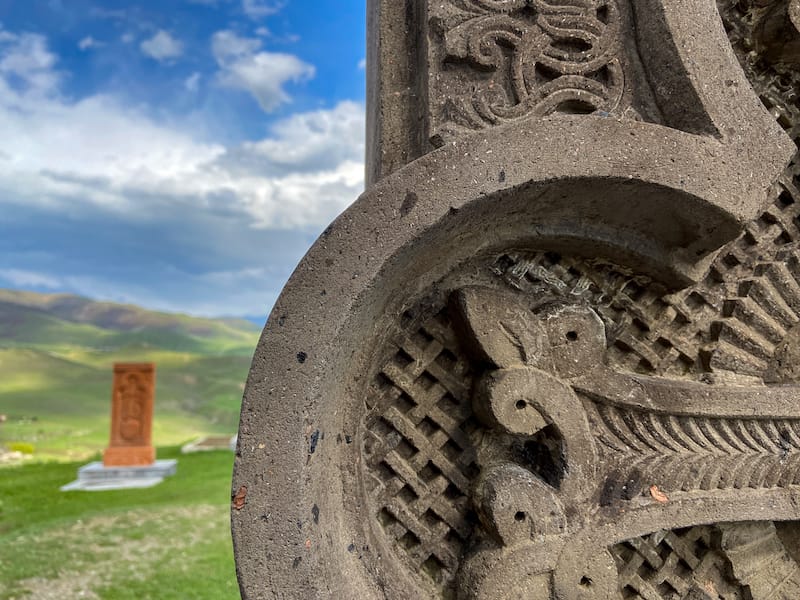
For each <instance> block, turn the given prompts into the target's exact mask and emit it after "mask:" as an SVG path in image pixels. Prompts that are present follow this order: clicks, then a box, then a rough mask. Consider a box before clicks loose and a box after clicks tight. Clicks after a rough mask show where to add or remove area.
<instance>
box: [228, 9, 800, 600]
mask: <svg viewBox="0 0 800 600" xmlns="http://www.w3.org/2000/svg"><path fill="white" fill-rule="evenodd" d="M412 5H413V6H414V7H417V8H419V11H420V14H422V15H423V23H424V27H423V29H424V34H425V37H426V43H427V45H425V46H424V48H423V54H424V55H425V56H424V60H423V62H425V61H427V70H426V73H425V77H424V79H425V81H424V82H422V83H420V85H419V87H416V88H414V89H413V90H412V91H413V92H414V93H418V94H419V97H420V98H421V99H422V100H421V102H422V103H423V104H425V105H426V106H427V110H425V111H423V112H424V113H425V115H424V116H425V119H426V120H427V126H428V129H426V135H428V136H430V137H432V138H433V141H434V142H435V144H437V145H441V146H442V147H441V148H440V149H438V150H435V151H432V152H430V153H429V154H428V155H426V156H423V157H421V158H419V159H418V160H415V161H413V162H412V163H411V164H408V165H407V166H406V167H405V168H404V169H400V170H399V171H397V172H396V173H394V174H392V175H388V176H386V179H384V180H383V181H381V182H379V183H378V184H376V185H375V186H374V187H373V188H372V189H371V190H370V191H368V192H367V194H366V195H365V197H364V198H362V199H361V200H359V202H358V203H356V205H355V206H354V207H353V208H351V209H350V210H349V211H348V212H347V213H345V215H343V217H341V218H340V219H339V220H337V222H336V223H335V224H334V225H332V226H331V227H330V228H329V229H328V230H326V232H325V233H324V234H323V235H322V237H321V238H320V240H319V241H318V243H317V245H315V248H314V249H312V251H311V252H310V253H309V256H308V257H307V258H306V259H305V260H304V262H303V263H302V264H301V266H300V267H299V268H298V271H297V273H296V274H295V276H294V277H293V280H292V281H291V282H290V284H289V285H288V286H287V291H286V292H285V293H284V295H283V296H282V299H281V300H279V302H278V304H277V305H276V307H275V309H274V312H273V314H272V316H271V317H270V320H269V322H268V324H267V329H266V332H265V336H264V341H263V342H262V346H261V348H260V350H259V352H258V353H257V355H256V358H255V360H254V363H253V371H252V372H251V376H250V380H249V383H248V391H247V392H246V397H245V403H244V405H243V411H242V425H241V428H240V437H239V452H238V457H237V466H236V473H235V475H234V485H233V490H234V491H235V492H236V497H235V503H234V505H233V522H234V539H235V543H236V549H237V564H238V568H239V573H240V581H242V589H243V592H244V594H243V595H244V597H246V598H256V597H267V598H272V597H275V598H277V597H292V598H294V597H297V598H300V597H320V598H323V597H324V598H347V597H358V598H375V599H381V598H391V599H405V598H409V599H411V598H413V599H417V598H461V599H465V600H466V599H470V598H475V599H478V598H480V599H501V598H507V599H512V598H515V599H516V598H524V599H530V600H540V599H541V600H584V599H589V598H593V599H596V600H601V599H615V598H622V599H634V598H643V599H646V600H673V599H677V598H681V599H687V600H697V599H709V600H723V599H724V600H730V599H742V600H761V599H764V600H766V599H773V598H774V599H779V598H783V599H789V598H800V570H799V569H798V563H797V561H798V560H800V525H799V524H798V523H800V509H798V506H800V367H798V365H799V364H800V161H799V160H798V154H797V153H795V154H794V157H793V158H792V160H791V162H789V163H788V166H787V160H788V159H787V157H788V156H789V155H790V152H789V151H788V150H787V149H794V150H796V149H797V144H798V141H800V97H798V92H797V90H798V89H800V87H798V73H797V69H796V67H795V66H793V63H792V60H793V58H792V57H794V56H795V55H794V54H793V53H792V52H791V51H787V48H789V49H791V47H792V46H791V44H792V43H793V42H792V40H793V39H794V38H793V37H792V36H793V35H794V33H792V31H793V30H792V29H791V27H790V25H791V26H792V27H793V26H794V25H793V24H794V23H795V21H794V20H793V19H794V18H795V17H794V16H795V15H796V12H797V10H796V8H795V3H789V2H784V3H782V4H781V3H772V4H769V5H767V4H764V3H760V2H758V1H757V0H742V1H740V2H735V3H734V2H733V1H732V0H731V1H730V2H729V1H728V0H720V4H719V14H721V16H722V22H720V20H719V14H718V13H717V12H716V11H714V10H713V6H712V5H711V3H710V2H705V3H704V2H703V1H701V0H698V1H697V2H693V3H688V2H671V1H670V2H660V1H658V0H638V1H637V2H636V3H629V2H624V1H623V0H619V1H613V2H612V1H611V0H558V1H556V0H553V1H550V2H548V1H545V0H437V1H436V2H434V1H433V0H428V1H426V2H418V3H414V2H410V3H408V4H407V7H411V6H412ZM777 5H780V6H779V7H778V6H777ZM412 12H413V11H409V14H411V13H412ZM776 15H777V16H776ZM410 18H411V17H409V19H410ZM723 22H724V26H725V29H724V32H727V35H728V37H727V38H725V36H724V32H723V28H722V23H723ZM393 23H394V22H393ZM776 23H777V25H776ZM776 28H779V29H780V31H782V32H784V33H785V34H786V37H785V38H782V39H783V43H782V45H781V48H780V49H776V44H775V43H774V41H775V34H774V33H769V34H765V33H763V32H765V31H771V32H774V31H776ZM701 40H703V41H702V42H701ZM709 40H711V41H709ZM720 40H721V41H720ZM727 40H729V41H730V44H728V42H727ZM644 41H648V42H652V43H647V44H645V43H644ZM667 42H669V43H667ZM767 42H769V43H767ZM731 47H732V48H733V53H735V55H736V58H738V60H739V62H740V63H741V66H742V68H743V69H744V72H745V74H746V76H747V78H746V80H745V78H744V77H743V76H742V74H741V72H740V71H739V68H738V66H736V65H735V64H733V66H732V63H733V56H732V54H731V51H730V49H731ZM776 56H779V57H780V58H774V57H776ZM747 82H749V84H748V83H747ZM751 87H752V91H751ZM745 88H746V89H745ZM752 92H754V93H752ZM758 100H760V103H759V102H758ZM761 105H763V106H764V107H766V110H767V111H769V113H770V115H771V116H772V117H773V118H774V120H775V121H776V122H777V123H778V125H779V126H780V128H777V127H776V126H775V125H774V122H772V121H770V120H769V115H767V114H766V113H765V112H764V109H763V108H762V106H761ZM386 106H388V105H386ZM765 123H766V124H765ZM475 131H479V132H480V135H478V134H474V132H475ZM470 135H471V136H472V137H470ZM787 136H788V137H787ZM789 138H790V139H791V140H792V141H794V143H795V146H791V144H790V143H789ZM336 273H338V275H336Z"/></svg>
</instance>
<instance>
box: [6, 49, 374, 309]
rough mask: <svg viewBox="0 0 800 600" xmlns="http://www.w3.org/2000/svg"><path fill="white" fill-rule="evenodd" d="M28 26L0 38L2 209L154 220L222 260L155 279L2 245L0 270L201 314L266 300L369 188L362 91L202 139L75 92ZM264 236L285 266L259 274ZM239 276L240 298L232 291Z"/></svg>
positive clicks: (110, 99)
mask: <svg viewBox="0 0 800 600" xmlns="http://www.w3.org/2000/svg"><path fill="white" fill-rule="evenodd" d="M30 36H31V34H20V35H18V36H16V37H15V38H14V40H12V41H7V42H5V43H3V44H0V131H2V132H3V135H2V136H0V214H4V213H6V211H12V214H19V213H21V212H22V211H23V210H24V211H36V213H37V214H41V215H52V219H54V220H55V221H57V222H60V221H62V220H71V221H70V222H72V223H76V224H78V223H88V222H91V223H99V224H101V225H99V226H100V227H102V226H103V225H102V224H103V223H111V222H116V223H120V224H125V227H138V228H140V229H141V230H142V231H151V230H153V229H155V228H157V229H158V231H160V232H162V233H161V234H160V235H162V236H166V237H162V238H160V239H159V241H158V242H154V243H156V244H158V245H159V247H162V246H163V247H164V248H171V249H173V251H175V250H174V249H178V250H177V251H178V252H182V253H185V252H187V250H186V248H187V247H190V248H192V249H195V248H199V250H197V252H198V253H201V252H202V253H205V254H207V255H208V256H209V257H213V260H211V259H209V260H208V264H209V266H208V267H207V268H205V269H199V270H195V271H193V272H191V273H177V274H175V276H174V277H166V276H165V277H164V278H163V279H159V280H158V281H153V282H152V283H151V284H146V283H142V282H141V280H139V281H138V282H133V281H131V282H129V283H125V282H124V281H122V282H121V281H120V280H121V279H122V278H121V277H120V278H119V279H113V278H112V277H111V276H110V275H96V274H93V273H91V272H88V271H87V273H84V274H83V275H81V276H80V277H78V276H77V275H75V274H74V273H71V272H66V273H65V274H63V275H62V274H61V273H60V272H59V271H58V268H57V267H56V268H53V269H52V270H51V269H50V268H49V267H47V265H49V264H52V263H51V262H48V261H42V262H39V263H36V264H34V263H26V264H23V263H19V262H18V263H15V262H13V261H11V260H10V259H9V258H8V257H5V258H4V257H2V256H0V279H2V280H4V281H7V282H9V284H10V285H14V286H16V287H37V288H44V289H67V290H70V291H73V292H77V293H84V294H87V295H89V296H92V297H105V298H112V299H122V300H126V301H133V302H137V303H141V304H144V305H147V306H151V307H159V308H163V309H168V310H185V311H189V312H192V313H196V314H260V313H261V312H262V311H263V310H264V309H265V308H267V306H268V304H267V301H270V302H271V301H272V300H274V296H275V294H276V293H277V291H278V289H279V287H280V284H281V282H282V280H284V278H285V277H286V276H287V275H288V270H289V266H290V265H291V264H292V261H294V260H296V259H297V258H299V256H300V255H302V253H303V251H304V249H305V247H304V244H307V243H308V240H309V236H310V234H309V233H308V232H309V231H318V230H321V228H322V227H324V226H325V225H327V224H328V223H329V222H330V221H331V220H332V219H333V218H334V217H335V216H336V215H337V214H338V213H339V212H341V211H342V210H343V209H344V208H346V207H347V206H348V205H349V204H350V203H351V202H352V201H353V200H355V198H356V197H357V196H358V194H359V193H360V192H361V191H362V189H363V159H362V156H363V152H364V135H363V131H364V108H363V106H362V105H360V104H357V103H354V102H342V103H340V104H338V105H337V106H334V107H332V108H329V109H324V110H317V111H313V112H308V113H300V114H295V115H292V116H290V117H289V118H287V119H284V120H282V121H279V122H278V123H277V124H275V125H274V126H273V127H272V128H271V129H270V131H269V132H268V134H267V135H266V136H265V137H264V138H263V139H261V140H258V141H253V142H247V143H242V144H237V145H228V146H226V145H223V144H220V143H213V142H207V141H201V140H199V139H197V137H196V134H195V133H194V132H195V131H196V130H197V129H191V130H189V129H188V128H187V129H186V130H184V129H182V128H180V127H176V126H174V125H168V124H165V123H162V122H159V121H157V120H155V119H154V118H153V117H151V116H150V115H148V114H147V113H145V112H143V109H141V108H132V107H130V106H128V105H127V104H126V103H125V102H124V101H123V100H122V99H120V98H118V97H114V96H110V95H102V94H96V95H91V96H87V97H84V98H78V99H73V98H69V97H67V96H65V95H64V94H63V93H62V90H61V85H60V83H61V78H60V76H59V74H58V71H57V68H58V64H57V59H56V57H55V56H54V55H53V54H51V53H50V52H49V50H48V49H47V44H46V40H44V38H41V37H37V36H33V37H30ZM225 48H227V53H228V54H227V56H228V57H230V58H226V60H231V61H233V62H236V61H237V60H239V59H240V58H242V57H248V56H253V53H254V52H255V49H254V47H253V46H252V44H248V43H247V40H244V42H242V40H239V41H238V42H236V43H232V44H229V45H226V46H225ZM220 51H221V50H220ZM223 54H224V52H223ZM193 77H194V76H192V77H190V78H189V80H192V79H193ZM197 81H198V83H199V78H198V80H197ZM185 83H186V84H187V85H188V84H189V83H190V82H189V81H187V82H185ZM120 226H121V225H120ZM76 227H77V225H76ZM86 227H89V225H87V226H86ZM92 227H94V225H92ZM88 231H91V230H90V229H87V232H88ZM298 239H300V240H301V241H296V240H298ZM187 240H190V241H187ZM269 240H281V241H280V242H277V241H276V242H270V241H269ZM286 240H295V241H292V242H288V241H286ZM265 243H271V244H273V246H269V248H270V250H269V251H268V252H267V254H269V255H270V256H272V255H273V254H274V255H275V256H281V258H275V259H274V262H275V263H276V264H277V263H280V264H281V265H285V266H284V270H285V271H286V272H283V271H282V272H281V273H279V274H278V275H275V274H274V273H273V274H272V275H270V279H269V280H265V281H262V282H261V283H258V279H259V276H260V275H262V274H260V273H258V272H256V271H253V270H252V269H253V268H254V267H253V263H254V262H255V263H256V264H262V262H263V261H262V259H261V258H257V259H255V260H254V258H253V248H257V247H262V246H260V245H262V244H265ZM289 246H291V252H290V251H289V250H288V249H286V250H284V247H287V248H288V247H289ZM194 251H195V250H191V251H190V252H194ZM100 252H102V250H100ZM281 253H283V254H281ZM284 255H285V256H284ZM6 259H8V260H6ZM4 260H6V262H5V264H3V261H4ZM164 260H171V257H170V256H169V255H168V254H167V255H165V257H164ZM212 263H213V267H212ZM148 268H149V267H148ZM226 278H228V279H226ZM228 280H230V281H228ZM226 282H227V283H226ZM276 282H277V283H276ZM229 283H230V285H229ZM239 284H240V285H241V288H240V289H241V292H239V291H237V293H236V294H233V295H234V296H236V298H235V301H234V300H228V298H230V296H231V294H230V289H231V288H236V287H237V285H239ZM184 285H185V286H186V289H183V287H181V286H184ZM214 286H217V287H216V288H215V287H214ZM123 288H124V289H123ZM187 290H190V291H187Z"/></svg>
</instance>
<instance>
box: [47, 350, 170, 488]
mask: <svg viewBox="0 0 800 600" xmlns="http://www.w3.org/2000/svg"><path fill="white" fill-rule="evenodd" d="M155 384H156V366H155V364H153V363H115V364H114V380H113V384H112V388H111V439H110V441H109V445H108V447H107V448H106V449H105V452H103V461H102V462H100V461H94V462H90V463H89V464H86V465H83V466H82V467H80V468H79V469H78V479H76V480H75V481H73V482H71V483H68V484H66V485H64V486H62V487H61V491H64V492H72V491H78V490H83V491H105V490H120V489H129V488H145V487H151V486H154V485H158V484H159V483H161V482H162V481H163V480H164V478H165V477H168V476H170V475H174V474H175V472H176V471H177V463H178V461H177V460H175V459H174V458H171V459H166V460H156V449H155V448H154V447H153V443H152V431H153V408H154V404H155Z"/></svg>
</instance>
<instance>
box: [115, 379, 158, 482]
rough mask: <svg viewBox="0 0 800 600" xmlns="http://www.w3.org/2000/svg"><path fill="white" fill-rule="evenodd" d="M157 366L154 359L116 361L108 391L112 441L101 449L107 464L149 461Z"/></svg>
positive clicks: (152, 455) (153, 456) (153, 455)
mask: <svg viewBox="0 0 800 600" xmlns="http://www.w3.org/2000/svg"><path fill="white" fill-rule="evenodd" d="M155 377H156V366H155V365H154V364H153V363H117V364H115V365H114V382H113V388H112V391H111V441H110V443H109V446H108V448H106V450H105V452H104V453H103V464H104V465H105V466H107V467H134V466H144V465H150V464H152V463H153V462H154V461H155V459H156V451H155V448H154V447H153V445H152V442H151V435H152V430H153V405H154V399H155Z"/></svg>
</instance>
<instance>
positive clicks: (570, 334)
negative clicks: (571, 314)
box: [566, 331, 578, 342]
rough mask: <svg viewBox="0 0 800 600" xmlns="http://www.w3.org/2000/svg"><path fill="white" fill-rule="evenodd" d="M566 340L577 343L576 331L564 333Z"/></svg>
mask: <svg viewBox="0 0 800 600" xmlns="http://www.w3.org/2000/svg"><path fill="white" fill-rule="evenodd" d="M566 338H567V339H568V340H569V341H570V342H576V341H578V332H577V331H568V332H567V333H566Z"/></svg>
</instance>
